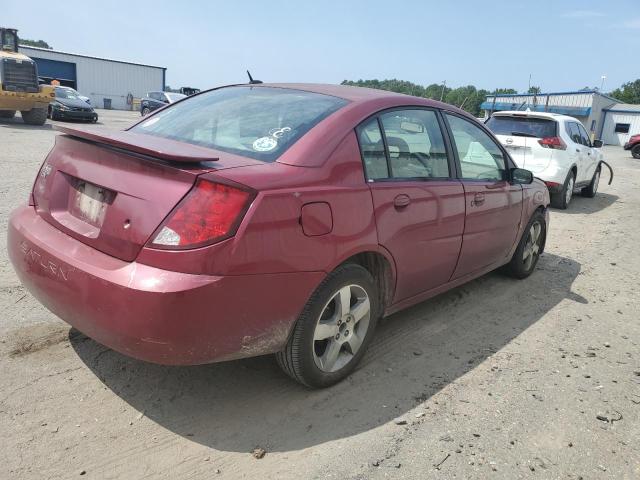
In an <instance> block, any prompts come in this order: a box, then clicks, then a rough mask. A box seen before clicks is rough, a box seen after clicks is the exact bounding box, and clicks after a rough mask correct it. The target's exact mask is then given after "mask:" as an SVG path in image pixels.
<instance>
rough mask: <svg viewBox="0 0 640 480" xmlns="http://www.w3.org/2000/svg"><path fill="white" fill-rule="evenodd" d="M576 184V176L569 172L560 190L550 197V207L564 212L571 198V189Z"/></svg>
mask: <svg viewBox="0 0 640 480" xmlns="http://www.w3.org/2000/svg"><path fill="white" fill-rule="evenodd" d="M575 184H576V174H575V173H574V171H573V170H569V173H568V174H567V178H566V179H565V181H564V184H563V185H562V190H560V191H559V192H557V193H553V194H552V195H551V206H552V207H553V208H559V209H560V210H566V208H567V207H568V206H569V203H570V202H571V198H572V197H573V188H574V187H575Z"/></svg>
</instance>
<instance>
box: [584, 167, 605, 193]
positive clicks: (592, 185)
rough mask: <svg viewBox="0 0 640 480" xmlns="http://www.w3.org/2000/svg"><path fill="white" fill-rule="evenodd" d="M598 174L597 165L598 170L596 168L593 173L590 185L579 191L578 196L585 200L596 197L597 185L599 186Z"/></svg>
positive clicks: (599, 170) (599, 169)
mask: <svg viewBox="0 0 640 480" xmlns="http://www.w3.org/2000/svg"><path fill="white" fill-rule="evenodd" d="M600 173H601V168H600V165H598V168H596V171H595V172H594V173H593V178H592V179H591V183H590V184H589V185H588V186H586V187H584V188H583V189H582V190H580V195H582V196H583V197H587V198H593V197H595V196H596V193H598V185H599V184H600Z"/></svg>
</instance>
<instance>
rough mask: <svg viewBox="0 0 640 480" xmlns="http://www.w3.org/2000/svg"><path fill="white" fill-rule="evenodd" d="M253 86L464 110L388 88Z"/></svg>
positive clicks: (358, 101) (290, 84) (352, 98)
mask: <svg viewBox="0 0 640 480" xmlns="http://www.w3.org/2000/svg"><path fill="white" fill-rule="evenodd" d="M251 86H256V87H274V88H289V89H293V90H303V91H305V92H313V93H321V94H324V95H331V96H333V97H339V98H342V99H344V100H348V101H350V102H355V103H365V102H368V101H371V100H384V99H392V100H395V101H396V103H404V104H405V105H411V104H415V105H424V106H431V107H436V108H446V109H449V110H456V111H460V112H462V110H460V109H458V108H457V107H454V106H452V105H449V104H446V103H444V102H439V101H437V100H431V99H429V98H423V97H414V96H412V95H406V94H404V93H396V92H390V91H388V90H378V89H375V88H366V87H354V86H351V85H330V84H322V83H260V84H255V85H251ZM465 113H466V112H465Z"/></svg>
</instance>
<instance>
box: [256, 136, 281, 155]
mask: <svg viewBox="0 0 640 480" xmlns="http://www.w3.org/2000/svg"><path fill="white" fill-rule="evenodd" d="M277 146H278V141H277V140H276V139H275V138H273V137H260V138H258V139H257V140H255V141H254V142H253V149H254V150H255V151H256V152H270V151H271V150H273V149H274V148H276V147H277Z"/></svg>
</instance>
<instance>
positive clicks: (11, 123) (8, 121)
mask: <svg viewBox="0 0 640 480" xmlns="http://www.w3.org/2000/svg"><path fill="white" fill-rule="evenodd" d="M0 127H4V128H15V129H18V130H51V123H50V122H49V121H47V123H45V124H44V125H27V124H26V123H24V122H23V121H22V118H20V115H16V116H15V117H13V118H0Z"/></svg>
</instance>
